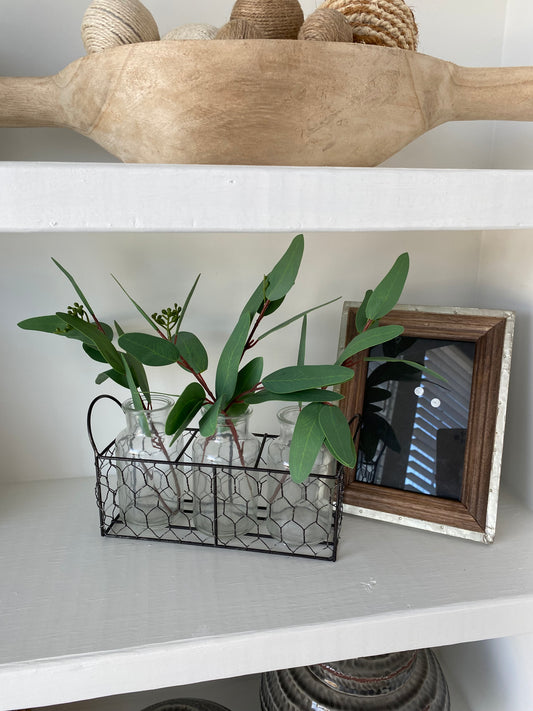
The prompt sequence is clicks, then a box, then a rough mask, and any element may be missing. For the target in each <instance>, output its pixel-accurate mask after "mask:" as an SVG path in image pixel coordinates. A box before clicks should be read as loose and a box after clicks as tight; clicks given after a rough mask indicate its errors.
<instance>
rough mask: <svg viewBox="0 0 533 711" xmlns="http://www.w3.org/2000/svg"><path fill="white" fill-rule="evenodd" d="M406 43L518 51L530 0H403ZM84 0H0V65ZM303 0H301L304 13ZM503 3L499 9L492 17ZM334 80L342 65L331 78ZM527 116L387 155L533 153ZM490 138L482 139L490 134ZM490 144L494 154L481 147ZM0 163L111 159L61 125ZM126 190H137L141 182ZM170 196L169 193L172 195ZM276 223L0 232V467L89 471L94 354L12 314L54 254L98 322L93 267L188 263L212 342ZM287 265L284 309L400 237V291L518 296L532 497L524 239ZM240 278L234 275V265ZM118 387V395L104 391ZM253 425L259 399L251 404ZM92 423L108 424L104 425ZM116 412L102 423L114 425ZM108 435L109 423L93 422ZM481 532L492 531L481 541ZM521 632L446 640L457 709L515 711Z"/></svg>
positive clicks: (504, 159)
mask: <svg viewBox="0 0 533 711" xmlns="http://www.w3.org/2000/svg"><path fill="white" fill-rule="evenodd" d="M146 4H147V6H148V7H149V8H150V9H151V11H152V12H153V14H154V16H155V17H156V20H157V21H158V23H159V27H160V30H161V32H162V33H164V32H166V31H167V30H169V29H170V28H172V27H173V26H176V25H178V24H183V23H185V22H210V23H212V24H215V25H221V24H223V23H224V21H226V20H227V18H228V16H229V12H230V9H231V5H232V2H231V0H216V1H215V0H195V1H194V2H193V3H185V2H180V3H177V2H176V0H157V1H156V0H146ZM410 4H411V5H412V6H413V7H414V11H415V13H416V17H417V19H418V23H419V27H420V35H421V42H420V50H421V51H423V52H426V53H428V54H433V55H435V56H438V57H441V58H443V59H448V60H451V61H454V62H457V63H460V64H464V65H470V66H490V65H495V66H498V65H500V64H533V56H532V54H533V50H532V49H531V47H532V45H531V42H530V34H531V28H532V27H533V7H532V6H531V3H530V0H509V1H508V2H506V1H505V0H473V1H471V2H468V3H465V2H464V0H415V1H414V2H412V3H410ZM86 5H87V0H69V2H64V1H61V0H49V1H48V2H46V3H37V2H35V0H17V2H12V0H0V74H3V75H43V74H50V73H54V72H56V71H58V70H60V69H61V68H62V67H63V66H65V65H66V64H67V63H69V62H70V61H72V60H74V59H76V58H77V57H79V56H81V54H83V48H82V45H81V41H80V38H79V25H80V22H81V17H82V15H83V11H84V9H85V7H86ZM316 5H318V2H315V1H314V0H304V1H303V2H302V6H303V7H304V10H305V12H306V14H308V13H309V12H311V11H312V10H313V9H314V7H315V6H316ZM506 13H507V14H506ZM347 80H349V78H347ZM532 131H533V125H517V124H497V125H496V124H493V123H484V122H472V123H464V124H448V125H445V126H442V127H439V128H438V129H436V130H434V131H432V132H431V133H429V134H427V135H426V136H424V137H423V138H421V139H419V140H418V141H417V142H415V143H414V144H412V145H411V146H408V147H407V148H406V149H404V150H403V151H402V152H401V153H400V154H398V155H397V156H395V157H393V158H392V159H390V161H388V165H401V166H406V167H410V166H421V167H457V168H461V167H464V168H468V167H491V166H494V167H516V168H526V167H527V168H532V167H533V148H531V146H532V145H533V141H532V140H531V138H532V137H533V136H532ZM493 141H494V143H493ZM492 148H494V150H493V151H492ZM0 160H59V161H61V160H82V161H86V160H87V161H108V160H114V159H113V158H112V157H110V156H108V155H107V154H106V153H105V152H104V151H103V150H102V149H100V148H98V147H97V146H95V145H93V144H92V143H91V142H90V141H89V140H88V139H86V138H84V137H81V136H78V135H76V134H74V133H72V132H69V131H66V130H60V129H18V130H15V129H1V130H0ZM140 199H142V196H140ZM177 199H179V196H177ZM291 236H292V235H288V234H287V235H279V234H275V235H205V236H198V235H197V236H194V235H164V234H163V235H138V234H133V235H112V236H108V235H70V234H64V235H31V234H30V235H3V236H2V252H1V254H2V259H1V261H0V275H1V278H0V324H1V327H2V331H1V332H2V339H1V345H0V349H1V350H0V353H1V362H2V366H3V367H2V370H1V372H0V387H1V392H2V395H3V398H2V401H3V403H4V407H5V411H4V416H3V419H2V422H3V426H2V432H1V435H0V437H1V439H0V447H1V451H2V454H3V457H2V462H3V464H2V470H1V472H0V479H2V480H6V481H12V480H21V479H33V478H42V477H49V476H51V475H53V476H60V477H66V476H80V475H86V474H88V475H90V474H91V473H92V472H91V458H90V453H89V448H88V444H87V440H86V435H85V431H84V413H85V410H86V407H87V405H88V403H89V401H90V400H91V398H92V397H93V396H94V395H96V394H98V393H100V392H102V390H101V389H99V388H97V386H95V385H93V379H94V375H95V373H96V372H97V370H96V368H95V367H94V366H93V364H92V363H90V362H89V361H88V360H87V359H84V358H83V357H82V356H81V354H80V353H79V352H78V350H77V349H76V348H74V346H73V344H72V343H70V342H66V341H63V340H61V339H54V338H53V337H51V336H45V335H42V336H41V335H40V334H30V333H22V332H21V331H19V330H18V329H17V328H16V326H15V324H16V322H17V321H18V320H19V319H22V318H24V317H27V316H30V315H36V314H39V313H48V312H53V311H55V310H57V309H59V308H62V307H64V306H66V305H67V303H71V302H72V301H73V296H72V292H71V290H70V287H69V285H68V284H67V282H66V281H65V280H64V279H63V278H62V277H61V275H59V273H58V272H57V270H56V269H55V268H54V267H53V265H52V264H51V262H50V259H49V258H50V256H54V257H56V258H57V259H59V260H60V261H62V262H63V263H64V264H65V265H66V266H67V267H68V268H69V269H71V270H72V272H73V273H74V274H75V275H76V276H77V277H78V278H79V281H80V283H81V284H82V286H83V288H84V289H85V290H86V291H87V294H88V296H89V297H90V298H91V300H92V301H93V302H94V306H95V308H97V310H98V311H99V313H101V314H102V316H103V318H104V319H106V318H118V319H119V320H121V321H122V322H123V323H124V324H125V325H126V326H130V325H135V324H136V325H138V326H139V327H142V324H141V323H140V322H138V321H137V320H136V319H135V317H131V316H130V314H131V313H132V312H131V311H130V310H129V307H128V304H127V302H126V301H125V299H124V298H122V296H121V294H120V293H119V292H118V290H117V288H116V287H115V285H114V283H113V282H112V280H111V279H110V277H109V276H108V275H109V273H110V272H113V273H115V274H116V275H117V276H118V277H119V278H120V279H121V280H123V281H124V283H125V284H126V285H127V286H128V288H129V289H131V291H132V293H134V294H135V296H136V297H138V299H139V300H140V301H141V302H142V303H143V304H146V307H147V309H148V310H153V309H156V308H160V307H162V306H166V305H168V304H169V303H172V302H173V301H174V300H180V299H182V298H183V295H184V294H185V292H186V290H187V289H188V287H189V285H190V283H191V281H192V279H193V278H194V276H195V275H196V274H197V273H198V272H202V273H203V277H202V280H201V283H200V287H199V289H198V294H197V296H196V299H195V300H194V301H193V304H192V306H191V310H190V321H189V327H190V328H191V330H196V331H197V332H198V334H199V335H201V336H202V337H203V338H205V340H206V344H207V345H208V347H209V348H210V349H212V350H213V353H214V354H215V357H216V354H217V353H218V351H219V350H220V348H221V346H222V344H223V342H224V338H225V337H226V335H227V333H228V331H229V329H230V328H231V327H232V325H233V323H234V320H235V317H236V314H237V313H238V310H239V307H240V305H241V304H242V302H243V300H244V299H245V298H246V296H247V294H248V292H249V291H250V289H251V288H252V287H253V286H254V285H255V283H256V281H257V278H258V276H260V275H261V274H262V273H263V272H264V271H265V270H266V269H268V268H269V266H270V265H271V264H272V263H273V261H274V260H275V259H276V258H277V256H278V255H279V253H280V252H281V251H282V249H283V248H284V246H285V245H286V244H287V243H288V240H289V239H290V237H291ZM306 237H307V247H306V255H305V259H304V264H303V267H302V273H301V278H300V279H299V282H298V283H297V286H296V288H295V290H294V293H293V295H291V299H290V304H291V308H290V313H292V312H293V311H294V312H296V311H298V310H300V309H301V308H304V307H306V306H308V305H310V304H313V303H316V302H320V301H322V300H326V299H328V298H331V297H333V296H336V295H342V296H343V297H344V298H346V299H357V298H360V296H361V295H362V294H363V292H364V290H365V289H366V288H367V287H369V286H372V285H373V284H374V283H375V282H376V280H377V279H379V277H380V275H381V274H382V273H383V271H384V270H385V269H386V268H387V267H388V265H389V264H390V263H391V262H392V260H393V259H394V257H395V256H396V255H397V254H398V253H399V252H401V251H404V250H406V249H407V250H409V252H410V254H411V257H412V262H413V266H412V271H411V275H410V278H409V282H408V286H407V289H406V292H405V296H404V299H403V300H404V302H407V303H427V304H441V305H451V304H454V305H463V306H472V305H474V306H475V305H480V306H492V307H507V308H509V307H510V308H516V310H517V313H518V320H517V333H516V348H515V355H514V364H513V377H512V387H511V400H510V414H509V426H508V431H507V446H506V449H505V457H504V471H503V477H504V482H505V483H507V484H509V485H510V486H511V487H513V488H514V489H515V491H517V493H518V494H519V495H521V496H523V497H526V498H527V499H528V501H529V502H530V504H532V505H533V485H532V483H531V476H530V466H529V462H530V461H531V456H532V451H531V447H532V445H531V444H530V441H531V437H530V432H531V429H532V415H531V413H532V406H533V403H532V398H533V396H532V394H531V393H532V388H531V380H532V378H531V366H530V360H531V359H530V355H529V354H530V353H531V346H532V329H531V315H530V314H531V313H532V310H533V283H532V280H531V278H530V274H531V268H530V266H529V265H531V257H533V235H531V234H530V233H529V232H520V233H516V232H512V233H508V234H505V233H503V234H502V233H485V234H483V235H481V234H479V233H465V234H460V233H444V234H438V233H431V234H423V233H416V234H405V233H401V234H375V233H373V234H369V235H365V234H355V235H349V234H348V235H347V234H333V235H324V234H321V235H313V234H309V235H306ZM236 261H238V263H239V272H238V273H239V276H238V278H236V277H235V269H234V265H235V262H236ZM339 319H340V306H339V307H337V306H332V307H329V308H328V309H327V310H324V311H323V312H321V313H319V314H317V315H316V317H314V318H313V319H312V320H311V322H310V346H309V353H310V358H311V359H312V360H319V359H323V358H329V357H331V356H332V354H333V352H334V350H335V345H336V341H337V334H338V323H339ZM296 338H297V334H296V333H295V331H287V332H286V336H282V337H281V339H278V340H277V341H276V342H275V344H274V342H273V344H272V346H271V347H270V348H269V350H268V352H267V356H268V359H269V363H270V364H271V366H272V367H276V366H277V365H278V364H279V363H281V362H283V360H284V359H285V360H286V359H291V358H293V357H294V349H295V347H296ZM153 377H154V384H155V386H156V387H161V388H162V389H176V390H177V389H179V388H180V387H182V384H183V382H184V381H183V379H182V377H181V374H178V373H176V374H174V373H168V374H166V373H165V374H163V372H161V371H158V372H156V373H154V375H153ZM115 392H116V393H117V394H119V392H118V391H115ZM257 416H258V424H257V427H258V428H261V427H265V428H267V427H269V426H270V423H269V420H270V417H271V413H270V412H268V410H264V411H263V415H261V413H260V412H259V409H258V412H257ZM106 422H107V421H106ZM118 426H120V422H119V421H118V419H117V427H118ZM106 436H107V435H106ZM495 545H497V542H496V544H495ZM532 656H533V640H532V639H531V638H529V637H526V638H517V639H511V640H500V641H494V642H485V643H478V644H472V645H461V646H460V647H456V648H448V649H447V650H446V659H447V661H448V666H449V667H450V668H451V667H453V670H454V672H455V674H457V676H458V677H459V678H461V680H462V686H463V689H464V691H465V695H466V696H467V698H468V699H469V701H470V702H471V705H472V708H473V709H483V711H511V709H513V711H529V709H530V708H531V706H530V699H531V688H530V686H529V684H530V682H527V681H525V680H526V679H527V678H528V673H529V666H530V665H529V664H528V660H530V659H531V658H532Z"/></svg>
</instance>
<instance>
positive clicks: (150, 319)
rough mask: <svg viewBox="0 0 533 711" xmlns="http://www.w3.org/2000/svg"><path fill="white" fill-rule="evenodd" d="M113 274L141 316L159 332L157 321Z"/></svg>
mask: <svg viewBox="0 0 533 711" xmlns="http://www.w3.org/2000/svg"><path fill="white" fill-rule="evenodd" d="M111 276H112V277H113V279H114V280H115V281H116V282H117V284H118V285H119V286H120V288H121V289H122V291H123V292H124V293H125V294H126V296H127V297H128V299H129V300H130V301H131V303H132V304H133V305H134V306H135V308H136V309H137V311H138V312H139V313H140V314H141V316H142V317H143V318H144V319H145V320H146V321H147V322H148V323H149V324H150V326H151V327H152V328H153V329H154V330H155V331H156V332H157V333H160V329H159V326H158V325H157V323H156V322H155V321H154V320H153V319H152V318H150V316H148V314H147V313H146V311H144V310H143V309H142V308H141V306H139V304H138V303H137V302H136V301H134V299H132V297H131V296H130V295H129V294H128V292H127V291H126V289H125V288H124V287H123V286H122V284H121V283H120V282H119V280H118V279H117V278H116V276H115V275H114V274H111Z"/></svg>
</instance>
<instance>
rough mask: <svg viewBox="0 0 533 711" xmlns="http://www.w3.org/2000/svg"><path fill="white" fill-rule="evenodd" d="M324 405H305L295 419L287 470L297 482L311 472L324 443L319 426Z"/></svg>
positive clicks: (301, 480)
mask: <svg viewBox="0 0 533 711" xmlns="http://www.w3.org/2000/svg"><path fill="white" fill-rule="evenodd" d="M324 407H329V405H322V404H321V403H315V402H313V403H311V404H310V405H306V406H305V407H304V409H303V410H302V411H301V412H300V414H299V415H298V419H297V420H296V424H295V426H294V433H293V436H292V441H291V447H290V450H289V470H290V474H291V478H292V479H293V481H295V482H296V483H298V484H301V483H302V482H303V481H305V480H306V479H307V477H308V476H309V474H310V473H311V470H312V469H313V465H314V463H315V461H316V458H317V456H318V453H319V451H320V447H321V446H322V445H323V443H324V432H323V430H322V427H321V426H320V413H321V411H322V408H324Z"/></svg>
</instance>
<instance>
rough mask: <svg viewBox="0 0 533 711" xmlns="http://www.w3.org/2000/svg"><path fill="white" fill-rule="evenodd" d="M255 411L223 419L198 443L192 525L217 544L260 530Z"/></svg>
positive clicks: (220, 417)
mask: <svg viewBox="0 0 533 711" xmlns="http://www.w3.org/2000/svg"><path fill="white" fill-rule="evenodd" d="M251 413H252V411H251V409H248V410H247V411H246V412H245V413H244V414H242V415H239V416H236V417H228V416H227V415H219V417H218V419H217V425H216V430H215V433H214V434H213V435H212V436H211V437H202V436H201V435H198V437H197V438H196V439H195V441H194V443H193V465H192V488H193V521H194V525H195V526H196V528H197V529H198V530H199V531H200V532H202V533H204V534H206V535H208V536H214V537H215V539H216V540H223V541H228V540H230V539H232V538H239V537H240V536H242V535H244V534H246V533H250V532H251V531H253V532H255V533H257V531H258V527H257V499H258V495H259V486H258V480H257V478H256V476H255V474H254V472H253V471H252V468H253V467H255V466H256V463H257V458H258V455H259V447H260V443H259V440H258V439H257V437H255V435H253V434H251V433H250V432H249V422H250V416H251Z"/></svg>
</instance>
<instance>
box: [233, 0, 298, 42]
mask: <svg viewBox="0 0 533 711" xmlns="http://www.w3.org/2000/svg"><path fill="white" fill-rule="evenodd" d="M231 19H232V20H247V21H248V22H251V23H252V25H254V26H255V27H256V28H257V29H258V30H259V32H261V34H262V36H263V37H264V38H265V39H296V38H297V37H298V31H299V29H300V27H301V26H302V24H303V21H304V14H303V10H302V8H301V7H300V3H299V2H298V0H237V2H236V3H235V5H234V6H233V10H232V11H231Z"/></svg>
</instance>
